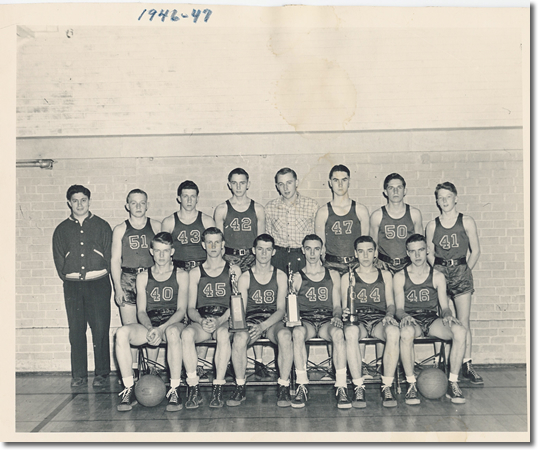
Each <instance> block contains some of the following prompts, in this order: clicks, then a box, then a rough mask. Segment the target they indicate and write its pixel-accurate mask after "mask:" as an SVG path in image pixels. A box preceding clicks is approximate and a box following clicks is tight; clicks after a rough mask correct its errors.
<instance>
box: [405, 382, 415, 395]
mask: <svg viewBox="0 0 538 450" xmlns="http://www.w3.org/2000/svg"><path fill="white" fill-rule="evenodd" d="M416 393H417V385H416V384H415V383H411V384H410V385H409V389H408V390H407V395H408V396H409V397H411V396H416Z"/></svg>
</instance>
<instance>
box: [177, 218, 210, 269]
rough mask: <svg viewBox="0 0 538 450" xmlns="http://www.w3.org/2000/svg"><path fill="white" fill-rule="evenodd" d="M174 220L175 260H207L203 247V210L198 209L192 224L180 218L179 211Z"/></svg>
mask: <svg viewBox="0 0 538 450" xmlns="http://www.w3.org/2000/svg"><path fill="white" fill-rule="evenodd" d="M174 221H175V223H174V229H173V230H172V239H173V240H174V250H175V252H174V256H173V259H174V261H205V259H206V253H205V250H204V248H203V247H202V233H203V232H204V230H205V228H204V224H203V222H202V211H198V217H197V218H196V220H195V221H194V222H193V223H191V224H190V225H185V224H184V223H183V222H182V221H181V220H179V217H178V215H177V212H175V213H174Z"/></svg>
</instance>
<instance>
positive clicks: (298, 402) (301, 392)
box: [291, 384, 308, 408]
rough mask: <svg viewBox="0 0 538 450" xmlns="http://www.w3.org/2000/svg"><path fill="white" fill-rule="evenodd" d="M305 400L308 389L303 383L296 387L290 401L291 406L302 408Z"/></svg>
mask: <svg viewBox="0 0 538 450" xmlns="http://www.w3.org/2000/svg"><path fill="white" fill-rule="evenodd" d="M307 400H308V389H307V388H306V386H305V385H304V384H300V385H299V386H298V387H297V393H296V394H295V397H293V400H292V401H291V407H292V408H304V407H305V405H306V401H307Z"/></svg>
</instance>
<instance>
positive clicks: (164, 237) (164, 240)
mask: <svg viewBox="0 0 538 450" xmlns="http://www.w3.org/2000/svg"><path fill="white" fill-rule="evenodd" d="M156 242H158V243H159V244H166V245H169V246H170V247H172V246H173V245H174V239H173V238H172V235H171V234H170V233H168V232H167V231H161V232H160V233H157V234H156V235H155V236H154V238H153V239H152V240H151V243H150V247H151V248H153V244H154V243H156Z"/></svg>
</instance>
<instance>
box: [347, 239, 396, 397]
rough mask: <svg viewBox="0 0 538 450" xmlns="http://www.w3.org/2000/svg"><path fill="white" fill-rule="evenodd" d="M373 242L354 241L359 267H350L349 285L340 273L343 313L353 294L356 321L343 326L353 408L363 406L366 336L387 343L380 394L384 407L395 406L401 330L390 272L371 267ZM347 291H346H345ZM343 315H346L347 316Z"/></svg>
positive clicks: (372, 265) (348, 311) (373, 252)
mask: <svg viewBox="0 0 538 450" xmlns="http://www.w3.org/2000/svg"><path fill="white" fill-rule="evenodd" d="M375 251H376V245H375V242H374V240H373V239H372V238H371V237H370V236H361V237H359V238H357V240H356V241H355V255H356V257H357V259H358V260H359V266H358V267H357V268H356V269H354V270H353V272H352V278H351V287H352V289H351V290H349V291H348V289H349V287H350V286H349V283H350V280H349V277H348V276H346V275H344V276H342V299H344V298H347V302H348V303H347V308H346V310H345V313H347V314H349V313H351V311H350V310H349V300H350V299H349V295H351V296H353V297H354V300H355V308H356V311H355V312H354V314H357V315H358V323H357V324H352V323H348V324H346V326H345V327H344V332H345V336H346V347H347V363H348V365H349V371H350V372H351V376H352V379H353V384H354V385H355V387H354V390H355V393H354V395H353V400H352V405H353V406H354V407H355V408H364V407H365V406H366V399H365V389H364V385H363V381H364V380H363V377H362V375H361V374H362V371H361V351H360V348H359V340H360V339H363V338H365V337H372V338H377V339H381V340H382V341H385V342H386V344H387V345H386V347H385V351H384V352H383V376H382V377H381V382H382V385H381V396H382V398H383V406H386V407H388V408H390V407H394V406H397V402H396V398H395V397H394V394H393V392H392V382H393V381H394V372H395V371H396V366H397V365H398V358H399V349H398V345H399V343H400V329H399V324H398V321H397V320H396V319H395V318H394V313H395V312H396V307H395V305H394V296H393V291H392V275H391V274H390V272H388V271H386V270H381V269H378V268H376V267H375V266H374V259H375ZM348 293H349V294H348ZM347 314H346V315H347Z"/></svg>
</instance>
